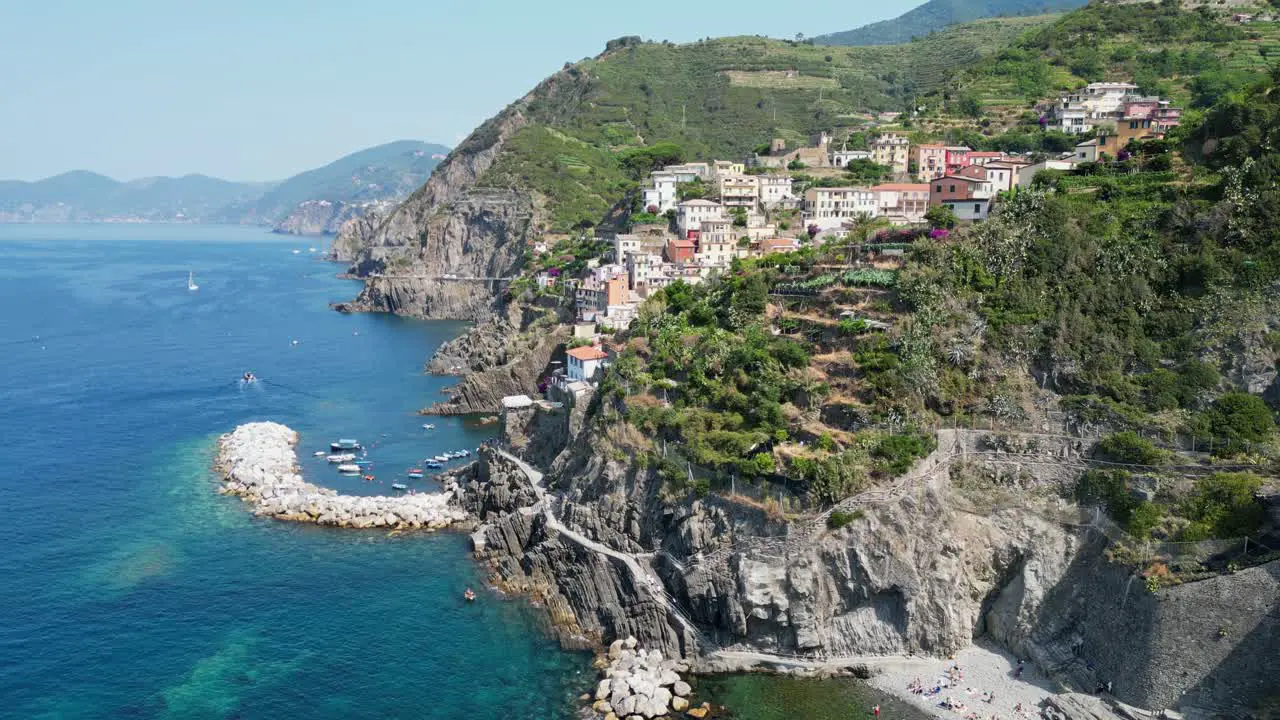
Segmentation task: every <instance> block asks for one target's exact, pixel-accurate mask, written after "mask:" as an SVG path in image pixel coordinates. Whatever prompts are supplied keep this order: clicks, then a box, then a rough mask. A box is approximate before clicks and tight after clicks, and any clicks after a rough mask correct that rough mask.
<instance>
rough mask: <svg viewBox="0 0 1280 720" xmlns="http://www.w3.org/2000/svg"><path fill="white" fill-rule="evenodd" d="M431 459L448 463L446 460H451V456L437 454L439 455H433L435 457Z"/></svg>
mask: <svg viewBox="0 0 1280 720" xmlns="http://www.w3.org/2000/svg"><path fill="white" fill-rule="evenodd" d="M431 459H432V460H435V461H436V462H438V463H446V462H449V456H448V455H437V456H435V457H433V458H431Z"/></svg>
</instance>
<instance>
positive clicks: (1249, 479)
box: [1178, 473, 1265, 541]
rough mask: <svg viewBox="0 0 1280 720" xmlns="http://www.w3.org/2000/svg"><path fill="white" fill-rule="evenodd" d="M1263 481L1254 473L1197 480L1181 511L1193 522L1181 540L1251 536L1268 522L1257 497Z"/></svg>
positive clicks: (1214, 475)
mask: <svg viewBox="0 0 1280 720" xmlns="http://www.w3.org/2000/svg"><path fill="white" fill-rule="evenodd" d="M1260 487H1262V478H1260V477H1258V476H1257V475H1254V474H1252V473H1214V474H1213V475H1210V476H1209V477H1206V478H1201V479H1199V480H1197V481H1196V484H1195V488H1194V489H1193V490H1192V491H1191V494H1190V495H1188V496H1187V497H1186V498H1184V499H1183V500H1182V502H1181V503H1179V505H1178V512H1179V514H1180V515H1182V516H1183V517H1185V518H1187V519H1188V520H1190V521H1191V524H1190V525H1188V526H1187V527H1186V528H1185V529H1184V530H1183V531H1182V533H1181V535H1180V537H1179V539H1180V540H1185V541H1196V540H1207V539H1209V538H1230V537H1241V536H1244V535H1252V534H1254V533H1256V532H1257V531H1258V528H1259V527H1261V525H1262V522H1263V520H1264V519H1265V512H1264V511H1263V508H1262V505H1260V504H1259V503H1258V501H1257V499H1256V498H1255V497H1254V493H1255V492H1257V490H1258V488H1260Z"/></svg>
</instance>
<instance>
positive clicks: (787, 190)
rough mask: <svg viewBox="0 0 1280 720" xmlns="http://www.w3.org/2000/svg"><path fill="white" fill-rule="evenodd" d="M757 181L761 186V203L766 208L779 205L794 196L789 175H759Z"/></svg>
mask: <svg viewBox="0 0 1280 720" xmlns="http://www.w3.org/2000/svg"><path fill="white" fill-rule="evenodd" d="M756 182H757V183H758V185H759V187H760V204H761V205H762V206H764V207H766V208H772V207H777V206H778V205H781V204H782V203H783V202H785V201H787V200H790V199H791V198H792V197H794V196H793V195H792V194H791V177H790V176H788V175H758V176H756Z"/></svg>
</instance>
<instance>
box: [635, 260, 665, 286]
mask: <svg viewBox="0 0 1280 720" xmlns="http://www.w3.org/2000/svg"><path fill="white" fill-rule="evenodd" d="M661 274H662V258H661V257H659V256H657V255H652V254H649V253H630V254H628V255H627V284H628V286H629V287H630V288H631V289H632V290H637V289H639V288H641V287H651V284H650V281H651V280H652V279H653V278H655V277H657V276H659V275H661Z"/></svg>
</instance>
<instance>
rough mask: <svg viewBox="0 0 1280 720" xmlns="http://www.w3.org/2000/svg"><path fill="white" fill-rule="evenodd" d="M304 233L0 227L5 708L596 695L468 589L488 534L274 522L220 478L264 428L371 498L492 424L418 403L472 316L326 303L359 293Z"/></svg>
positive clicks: (254, 706)
mask: <svg viewBox="0 0 1280 720" xmlns="http://www.w3.org/2000/svg"><path fill="white" fill-rule="evenodd" d="M308 246H317V247H319V246H320V241H319V240H317V239H296V238H282V237H277V236H272V235H269V234H266V233H264V232H262V231H261V230H257V229H246V228H236V227H187V226H120V225H117V226H107V225H104V226H21V225H8V226H0V308H3V315H2V316H0V356H2V357H3V364H4V369H3V373H0V378H2V379H0V441H2V442H3V444H4V448H5V451H4V457H3V462H4V464H5V465H6V466H7V467H6V471H5V472H3V473H0V717H5V718H9V717H12V718H24V719H33V718H64V719H72V718H191V719H197V718H242V719H244V720H250V719H258V718H262V719H267V718H308V719H309V720H324V719H326V718H344V719H354V718H473V717H476V718H478V717H485V718H490V717H509V718H562V717H567V716H569V715H570V714H571V712H572V708H573V703H572V702H571V699H572V697H573V696H574V695H575V694H576V692H579V691H580V690H581V689H582V688H583V687H584V686H585V685H587V684H591V679H592V676H591V675H590V669H589V665H588V658H587V657H586V656H584V655H582V654H573V653H566V652H563V651H561V650H560V649H559V647H558V645H557V644H556V643H554V642H553V641H552V640H550V639H549V638H548V636H547V635H545V634H544V633H542V632H540V631H539V630H538V628H537V626H536V623H537V617H536V616H535V614H534V612H533V611H531V610H529V609H528V608H527V607H526V606H525V605H524V603H523V602H521V601H518V600H507V599H502V598H500V597H499V596H497V595H495V594H493V593H491V592H489V591H487V590H486V591H482V592H481V601H479V602H476V603H474V604H466V603H464V602H463V601H462V598H461V594H462V591H463V589H464V588H465V587H467V586H474V587H476V588H477V589H480V588H482V587H483V577H482V575H481V573H480V571H479V569H478V568H477V566H476V565H475V563H473V562H472V561H471V559H470V554H469V549H468V541H467V538H466V537H465V536H464V535H461V534H453V533H441V534H435V535H423V534H402V535H397V536H392V535H389V534H388V533H387V532H385V531H384V532H363V531H350V530H347V531H342V530H334V529H324V528H316V527H311V526H301V525H294V524H290V523H284V522H278V521H274V520H262V519H256V518H253V517H252V516H251V515H250V514H249V513H248V512H247V511H246V508H245V506H244V505H243V504H242V503H241V502H240V501H239V500H238V499H235V498H230V497H224V496H220V495H218V494H216V492H215V490H216V487H217V484H216V480H215V478H214V476H213V474H212V473H211V471H210V463H211V460H212V455H213V448H214V441H215V439H216V438H217V436H218V435H219V434H220V433H223V432H227V431H229V430H231V429H232V428H234V427H235V426H236V425H237V424H239V423H242V422H246V421H250V420H276V421H280V422H283V423H286V424H288V425H290V426H292V427H294V428H295V429H297V430H298V431H300V432H301V434H302V442H301V445H300V447H299V450H300V451H301V452H302V454H303V455H304V457H303V458H302V462H303V467H304V469H305V472H306V474H307V475H308V477H309V479H311V480H312V481H313V482H316V483H320V484H324V485H329V486H331V487H335V488H338V489H340V490H341V491H343V492H356V493H359V492H367V493H382V492H387V491H388V487H387V486H388V485H389V484H390V482H392V481H400V480H402V479H403V474H404V471H405V469H407V468H408V467H409V466H411V465H414V464H416V461H417V460H419V459H421V458H423V457H425V456H427V455H433V454H436V453H437V452H440V451H443V450H451V449H458V448H463V447H469V448H474V447H475V446H476V445H477V444H478V443H479V441H481V440H482V439H484V438H485V437H487V436H488V435H489V433H490V432H491V430H489V429H487V428H483V427H479V426H474V425H468V424H467V423H466V422H464V421H463V420H461V419H457V418H436V419H432V420H431V421H432V422H434V423H435V424H436V425H437V429H436V430H434V431H427V430H424V429H423V428H422V427H421V426H422V424H423V422H425V421H427V420H428V418H421V417H419V416H417V415H415V414H414V412H415V410H417V409H418V408H420V407H423V406H425V405H428V404H430V403H432V402H434V401H436V400H439V399H440V398H441V397H442V395H441V394H440V390H441V389H442V388H444V387H447V386H448V385H449V384H450V381H449V380H448V379H447V378H433V377H428V376H426V375H424V374H423V372H422V366H423V363H424V361H425V360H426V359H427V358H428V357H429V356H430V355H431V353H432V351H433V350H434V349H435V348H436V347H437V346H438V345H439V344H440V343H441V342H443V341H445V340H447V339H449V338H451V337H453V336H455V335H456V334H458V333H459V332H460V331H461V330H462V329H463V326H462V325H461V324H459V323H449V322H420V321H413V320H406V319H403V318H397V317H392V316H387V315H341V314H339V313H336V312H334V311H332V310H330V309H329V308H328V304H329V303H330V302H332V301H337V300H345V299H349V298H351V297H352V296H353V295H354V294H355V293H356V292H357V290H358V289H359V284H358V283H355V282H352V281H346V280H339V279H337V278H336V277H335V273H337V272H338V271H339V270H340V269H341V268H340V267H339V266H336V265H332V264H327V263H323V262H320V261H318V260H316V259H315V256H314V255H312V254H310V253H308V252H307V248H308ZM294 249H300V250H302V253H301V254H297V255H295V254H293V253H292V252H291V251H292V250H294ZM189 271H190V272H193V273H194V274H195V281H196V283H197V284H198V285H199V286H200V289H199V290H198V291H196V292H189V291H188V290H187V287H186V285H187V273H188V272H189ZM37 336H38V337H37ZM245 371H252V372H254V373H256V374H257V375H258V376H259V377H260V378H262V380H263V382H259V383H256V384H253V385H250V386H247V387H246V386H243V385H242V384H241V383H239V382H237V378H239V377H240V376H241V374H242V373H244V372H245ZM338 437H355V438H358V439H360V440H361V441H363V442H364V443H365V444H366V445H368V446H371V450H370V453H369V459H370V460H373V461H374V462H375V463H376V464H375V465H374V466H373V473H374V474H375V476H376V477H377V480H376V481H375V482H374V483H365V482H362V481H360V480H358V479H356V480H343V479H340V478H339V477H338V476H337V474H336V473H335V472H333V470H332V468H331V467H330V466H328V465H327V464H325V463H324V462H323V461H319V462H317V461H315V460H313V459H312V458H310V457H309V455H310V451H311V450H314V449H321V448H323V447H325V446H326V445H327V443H328V442H329V441H330V440H333V439H336V438H338ZM433 486H434V483H433V482H431V481H430V480H429V479H428V480H426V481H422V482H420V483H419V487H421V488H423V489H430V488H431V487H433Z"/></svg>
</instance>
